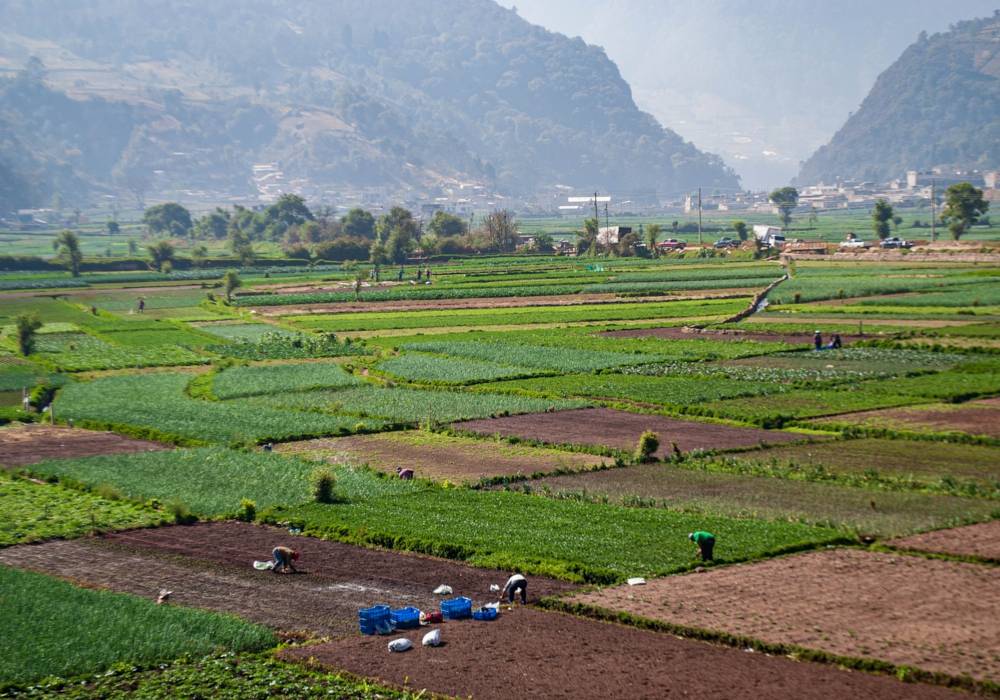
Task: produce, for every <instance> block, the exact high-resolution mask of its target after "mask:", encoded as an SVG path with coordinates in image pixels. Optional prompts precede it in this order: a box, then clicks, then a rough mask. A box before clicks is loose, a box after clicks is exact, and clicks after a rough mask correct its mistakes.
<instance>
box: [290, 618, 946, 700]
mask: <svg viewBox="0 0 1000 700" xmlns="http://www.w3.org/2000/svg"><path fill="white" fill-rule="evenodd" d="M440 630H441V640H442V644H441V646H439V647H424V646H421V644H420V640H421V638H422V635H423V633H424V632H425V631H426V630H419V631H412V632H407V633H405V634H401V635H399V636H404V637H406V638H408V639H410V640H413V641H414V643H415V645H414V648H412V649H410V650H409V651H406V652H403V653H398V654H394V653H392V652H390V651H388V649H387V648H386V639H385V638H380V637H358V636H355V637H348V638H345V639H341V640H338V641H335V642H330V643H328V644H317V645H310V646H308V647H300V648H293V649H288V650H286V651H285V652H282V655H284V656H287V657H291V658H296V657H297V658H302V659H308V658H313V659H315V660H316V661H318V662H320V663H323V664H329V665H331V666H334V667H336V668H340V669H345V670H347V671H350V672H352V673H356V674H359V675H363V676H374V677H379V678H384V679H386V680H388V681H391V682H393V683H397V684H400V685H402V684H404V683H406V684H407V685H408V687H410V688H414V689H421V688H427V689H429V690H431V691H434V692H438V693H446V694H448V695H453V696H456V697H462V698H466V697H471V698H476V700H510V699H511V698H573V699H574V700H591V699H593V700H614V699H618V698H621V699H623V700H624V699H626V698H627V699H628V700H645V699H647V698H648V699H650V700H652V699H654V698H655V699H656V700H662V699H663V698H684V697H690V698H718V699H719V700H733V699H734V698H747V699H750V698H753V699H754V700H777V699H778V698H781V699H787V698H811V699H825V698H829V699H830V700H833V699H837V700H842V699H843V698H853V699H854V700H862V699H867V698H871V699H873V700H876V699H877V700H897V699H898V700H904V699H907V700H917V699H923V698H928V699H929V698H942V699H943V700H948V699H953V700H958V698H960V697H961V696H960V695H958V694H956V693H955V692H954V691H950V690H944V689H941V688H931V687H928V686H920V685H912V684H904V683H901V682H899V681H897V680H895V679H893V678H885V677H878V676H872V675H868V674H864V673H854V672H850V671H841V670H839V669H836V668H834V667H831V666H820V665H816V664H809V663H798V662H795V661H792V660H791V659H786V658H775V657H769V656H766V655H764V654H758V653H753V654H750V653H746V652H745V651H743V650H739V649H729V648H724V647H717V646H710V645H707V644H702V643H699V642H693V641H690V640H683V639H678V638H676V637H673V636H669V635H663V634H654V633H652V632H643V631H640V630H636V629H632V628H629V627H621V626H617V625H609V624H604V623H601V622H594V621H592V620H584V619H581V618H577V617H570V616H568V615H560V614H556V613H548V612H543V611H540V610H531V609H525V608H520V607H518V608H515V609H514V610H512V611H508V610H507V609H506V606H505V607H504V609H503V611H502V612H501V613H500V616H499V617H498V618H497V619H496V620H494V621H491V622H476V621H473V620H456V621H448V622H445V623H444V624H442V625H440Z"/></svg>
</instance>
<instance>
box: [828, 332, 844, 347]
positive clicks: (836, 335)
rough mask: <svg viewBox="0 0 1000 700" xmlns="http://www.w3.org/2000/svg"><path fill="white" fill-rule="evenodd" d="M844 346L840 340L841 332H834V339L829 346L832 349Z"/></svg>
mask: <svg viewBox="0 0 1000 700" xmlns="http://www.w3.org/2000/svg"><path fill="white" fill-rule="evenodd" d="M841 347H843V346H842V345H841V342H840V333H834V334H833V340H831V341H830V345H829V348H830V349H831V350H840V348H841Z"/></svg>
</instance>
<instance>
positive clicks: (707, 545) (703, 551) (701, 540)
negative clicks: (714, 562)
mask: <svg viewBox="0 0 1000 700" xmlns="http://www.w3.org/2000/svg"><path fill="white" fill-rule="evenodd" d="M688 539H689V540H691V541H692V542H694V543H695V544H696V545H698V553H699V554H700V555H701V560H702V561H711V559H712V548H713V547H714V546H715V535H713V534H711V533H710V532H701V531H700V530H699V531H698V532H692V533H691V534H690V535H688Z"/></svg>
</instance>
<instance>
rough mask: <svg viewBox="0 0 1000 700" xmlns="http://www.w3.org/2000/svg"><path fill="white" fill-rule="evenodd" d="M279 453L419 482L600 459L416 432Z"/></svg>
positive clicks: (586, 464)
mask: <svg viewBox="0 0 1000 700" xmlns="http://www.w3.org/2000/svg"><path fill="white" fill-rule="evenodd" d="M275 449H276V450H277V451H279V452H281V453H282V454H297V455H300V456H302V457H310V458H313V459H334V460H340V459H342V458H343V457H345V456H349V457H350V458H352V459H353V460H355V461H357V462H359V463H360V462H368V464H369V466H371V467H372V468H374V469H379V470H381V471H384V472H387V473H389V474H395V473H396V469H399V468H402V469H413V470H414V475H415V476H416V477H417V478H419V479H436V480H441V479H449V480H451V481H455V482H462V481H471V482H475V481H479V480H480V479H482V478H484V477H489V476H508V475H509V476H513V475H516V474H524V475H531V474H534V473H536V472H545V473H547V472H552V471H555V470H556V469H587V468H590V467H594V466H597V465H599V464H600V463H601V458H600V457H595V456H593V455H588V454H582V453H569V452H563V451H562V450H547V449H542V448H532V447H526V446H524V445H508V444H506V443H501V442H493V441H484V440H476V439H470V438H461V437H448V436H444V435H428V434H427V433H424V432H422V431H406V432H395V433H376V434H374V435H352V436H351V437H346V438H324V439H319V440H307V441H304V442H289V443H285V444H282V445H276V446H275Z"/></svg>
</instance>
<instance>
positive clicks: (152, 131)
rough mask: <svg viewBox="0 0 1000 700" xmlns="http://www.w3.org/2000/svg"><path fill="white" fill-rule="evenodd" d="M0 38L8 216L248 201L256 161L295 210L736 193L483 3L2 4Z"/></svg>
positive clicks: (618, 80) (605, 63)
mask: <svg viewBox="0 0 1000 700" xmlns="http://www.w3.org/2000/svg"><path fill="white" fill-rule="evenodd" d="M0 27H2V28H3V29H2V34H0V67H2V68H4V69H6V71H7V74H8V75H9V76H12V77H10V78H8V79H7V80H6V81H5V83H4V84H3V86H2V87H0V107H2V109H0V112H3V114H4V117H3V119H2V124H0V129H2V130H3V135H4V137H5V138H4V143H6V144H7V145H6V146H4V150H3V151H2V152H0V155H2V157H3V160H4V161H5V162H6V167H7V169H8V171H17V173H19V175H16V176H8V177H6V178H5V180H4V182H5V183H9V184H6V185H5V186H4V187H3V188H2V191H4V192H6V193H7V196H8V197H13V198H15V199H17V200H18V203H20V204H23V203H24V202H25V201H26V198H27V199H34V200H35V201H37V200H40V199H44V198H45V197H47V196H50V194H51V192H52V191H55V190H57V189H60V190H65V191H66V192H67V194H68V195H69V196H82V193H83V192H84V191H86V189H87V188H88V187H89V186H92V185H98V186H101V187H105V188H110V186H111V184H112V182H113V181H114V182H116V183H117V184H118V185H119V187H120V188H123V189H129V186H128V183H131V184H132V185H133V186H134V187H132V189H133V190H135V191H136V192H137V193H139V194H141V192H139V190H141V189H142V185H143V182H144V179H146V180H148V183H147V184H148V186H149V187H150V188H152V189H168V190H169V189H174V190H177V189H189V190H190V189H209V190H214V191H220V192H229V193H232V194H246V193H247V191H248V188H249V185H248V182H247V181H248V179H249V177H250V174H251V167H252V165H253V164H254V163H261V162H270V161H278V162H280V165H281V168H282V170H283V171H284V172H285V174H286V176H287V177H288V179H299V180H301V181H303V182H304V181H308V182H307V183H306V185H305V186H306V187H307V189H308V193H322V192H323V191H324V190H331V189H332V190H337V189H339V188H346V187H354V188H357V187H365V186H386V187H388V188H389V189H390V190H407V191H419V192H431V193H433V192H434V191H435V190H436V189H437V186H438V184H439V183H440V182H441V181H442V180H448V179H451V178H454V179H456V180H461V179H474V180H478V181H481V182H484V183H491V184H495V185H496V187H498V188H499V189H500V190H501V191H504V192H507V193H511V194H519V193H526V192H531V191H533V190H534V189H536V188H537V187H539V186H543V185H554V184H561V185H565V186H569V187H573V188H600V189H604V190H613V191H618V192H638V193H642V192H653V191H657V190H659V191H672V192H676V191H689V190H690V189H691V188H693V187H697V186H706V187H724V188H734V187H738V186H739V183H738V180H737V178H736V176H735V175H734V174H733V173H732V172H731V171H730V170H729V169H727V168H726V167H725V165H724V164H723V163H722V161H721V159H719V158H718V157H715V156H712V155H710V154H706V153H704V152H702V151H699V150H698V149H697V148H695V146H694V145H692V144H690V143H687V142H685V141H684V140H683V139H681V138H680V137H679V136H677V135H676V134H675V133H674V132H672V131H670V130H669V129H664V128H663V127H661V126H660V124H659V123H657V122H656V120H655V119H653V118H652V117H650V116H649V115H648V114H645V113H643V112H641V111H640V110H639V109H638V108H637V107H636V106H635V103H634V102H633V100H632V94H631V89H630V88H629V85H628V84H627V83H626V82H625V80H623V79H622V77H621V75H620V74H619V72H618V69H617V67H616V66H615V64H614V63H612V62H611V61H610V60H609V59H608V57H607V56H606V55H605V54H604V52H603V51H602V50H600V49H598V48H596V47H593V46H588V45H587V44H585V43H584V42H583V41H582V40H580V39H569V38H567V37H565V36H562V35H559V34H554V33H552V32H549V31H547V30H546V29H544V28H541V27H537V26H533V25H531V24H529V23H528V22H527V21H526V20H524V19H522V18H520V17H519V16H517V14H516V13H514V12H511V11H509V10H506V9H503V8H502V7H500V6H499V5H497V4H496V3H494V2H492V0H409V1H408V2H397V1H395V0H368V1H365V2H362V1H360V0H336V1H334V2H320V0H275V1H273V2H270V1H264V0H252V1H250V2H238V1H237V0H213V2H209V3H205V2H194V1H193V0H149V1H148V2H143V3H135V2H131V1H129V0H94V1H92V2H87V3H80V2H75V1H74V0H34V1H32V2H28V1H27V0H11V1H9V2H5V3H3V4H2V5H0ZM32 57H37V58H38V59H39V60H40V63H38V62H32V64H31V66H30V69H29V70H27V71H25V70H23V69H24V67H25V66H27V65H28V62H29V59H31V58H32ZM15 75H17V77H13V76H15ZM67 100H70V101H69V102H67ZM74 107H75V109H74ZM39 124H40V125H42V127H41V128H36V126H37V125H39ZM88 144H90V145H88ZM97 151H100V152H99V153H98V152H97ZM301 185H302V183H300V186H301ZM310 188H311V189H310Z"/></svg>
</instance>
